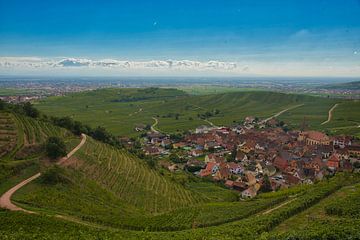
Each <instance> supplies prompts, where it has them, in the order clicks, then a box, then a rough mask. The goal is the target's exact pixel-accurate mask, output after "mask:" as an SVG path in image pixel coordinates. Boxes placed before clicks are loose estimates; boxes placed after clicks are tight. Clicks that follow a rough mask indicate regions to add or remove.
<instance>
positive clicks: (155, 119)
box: [151, 117, 160, 133]
mask: <svg viewBox="0 0 360 240" xmlns="http://www.w3.org/2000/svg"><path fill="white" fill-rule="evenodd" d="M152 119H154V121H155V122H154V124H153V125H151V131H153V132H155V133H160V131H159V130H156V129H155V127H156V125H158V123H159V120H158V119H157V118H155V117H153V118H152Z"/></svg>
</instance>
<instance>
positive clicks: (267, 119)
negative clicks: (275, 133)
mask: <svg viewBox="0 0 360 240" xmlns="http://www.w3.org/2000/svg"><path fill="white" fill-rule="evenodd" d="M301 106H304V104H299V105H296V106H292V107H289V108H287V109H284V110H282V111H280V112H278V113H276V114H275V115H273V116H271V117H268V118H266V119H264V120H263V121H262V122H263V123H266V122H267V121H269V120H271V119H273V118H276V117H278V116H280V115H281V114H283V113H285V112H287V111H289V110H292V109H295V108H298V107H301Z"/></svg>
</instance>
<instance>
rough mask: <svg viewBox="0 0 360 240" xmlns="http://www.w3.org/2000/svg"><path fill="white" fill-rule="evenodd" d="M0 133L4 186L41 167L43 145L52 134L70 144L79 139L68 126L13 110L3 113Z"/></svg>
mask: <svg viewBox="0 0 360 240" xmlns="http://www.w3.org/2000/svg"><path fill="white" fill-rule="evenodd" d="M0 133H1V134H0V183H1V184H0V188H2V186H3V184H2V183H4V184H5V180H8V179H9V177H14V176H17V175H18V174H20V173H21V172H22V171H24V170H25V169H27V168H31V169H33V170H35V169H38V168H39V161H40V159H41V158H42V157H43V155H44V154H43V150H42V144H43V143H44V142H45V141H46V139H47V138H48V137H49V136H59V137H62V138H63V139H64V140H65V142H66V144H67V146H68V147H72V146H74V145H76V144H77V143H78V142H79V139H78V138H75V137H74V136H73V135H72V134H70V133H69V132H68V131H66V130H65V129H62V128H59V127H56V126H53V125H51V124H49V123H47V122H44V121H39V120H35V119H33V118H30V117H26V116H24V115H20V114H15V113H10V112H0Z"/></svg>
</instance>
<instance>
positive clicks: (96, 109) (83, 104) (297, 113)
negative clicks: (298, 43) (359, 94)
mask: <svg viewBox="0 0 360 240" xmlns="http://www.w3.org/2000/svg"><path fill="white" fill-rule="evenodd" d="M138 91H145V90H142V89H121V90H119V89H101V90H96V91H90V92H85V93H77V94H70V95H68V96H65V97H50V98H47V99H45V100H42V101H40V102H39V103H38V104H37V107H38V108H39V109H40V110H41V111H43V112H44V113H46V114H49V115H54V116H71V117H73V118H74V119H76V120H80V121H82V122H84V123H88V124H90V125H91V126H93V127H96V126H104V127H106V128H107V129H108V130H109V131H111V132H112V133H113V134H115V135H125V136H136V135H139V133H138V132H136V131H135V130H134V127H135V126H136V125H137V124H141V123H142V124H150V125H151V124H153V122H154V120H153V119H152V117H156V118H157V119H158V120H159V124H158V125H157V128H158V129H159V130H161V131H163V132H166V133H175V132H182V131H184V130H189V129H194V128H196V127H197V126H199V125H208V123H206V122H205V121H203V120H202V119H200V118H198V114H203V113H205V112H207V111H209V112H212V111H214V110H215V109H218V110H220V113H219V114H217V115H214V116H212V117H210V118H209V120H210V121H211V122H213V123H214V124H216V125H231V124H234V122H239V121H241V120H243V119H244V118H245V117H246V116H257V117H260V118H267V117H270V116H272V115H274V114H276V113H278V112H280V111H282V110H284V109H286V108H289V107H293V106H297V105H300V104H303V106H301V107H298V108H294V109H292V110H290V111H288V112H285V113H284V114H282V115H281V116H280V117H279V118H280V119H281V120H284V121H285V122H286V123H287V124H289V125H290V126H291V127H293V128H298V127H299V125H300V124H301V123H302V121H303V119H304V117H305V119H306V121H307V123H308V125H309V126H310V128H311V129H323V130H329V131H330V132H332V133H336V134H341V133H350V134H353V135H358V134H359V130H358V129H356V128H355V127H354V126H355V123H354V122H360V116H359V114H358V112H360V111H357V109H360V102H359V101H351V100H343V99H328V98H320V97H312V96H308V95H297V94H284V93H275V92H266V91H247V92H227V93H221V94H207V95H198V96H192V95H186V94H185V93H181V91H178V90H176V91H175V90H173V89H170V90H167V89H152V91H153V94H152V95H151V96H149V95H148V94H144V92H140V93H139V92H138ZM167 91H168V92H167ZM169 92H170V93H169ZM131 94H134V97H133V99H132V100H131V98H130V97H129V96H131ZM141 96H142V97H141ZM115 99H127V100H126V102H114V100H115ZM129 99H130V100H129ZM139 99H140V100H139ZM128 100H129V101H128ZM335 103H340V105H339V107H338V108H337V109H336V110H335V111H334V118H333V120H332V121H331V122H330V123H329V124H326V125H320V124H321V123H322V122H323V121H325V120H326V119H327V117H328V111H329V109H330V108H331V107H332V106H333V105H334V104H335ZM175 114H179V117H178V119H176V118H175ZM339 126H341V127H346V128H343V129H337V127H339ZM359 129H360V128H359Z"/></svg>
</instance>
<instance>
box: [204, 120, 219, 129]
mask: <svg viewBox="0 0 360 240" xmlns="http://www.w3.org/2000/svg"><path fill="white" fill-rule="evenodd" d="M204 121H205V122H207V123H208V124H210V126H212V127H214V128H218V126H216V125H215V124H213V123H212V122H210V121H209V120H207V119H204Z"/></svg>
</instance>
